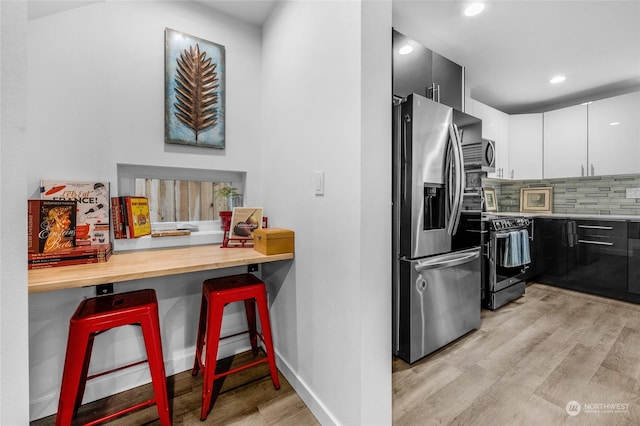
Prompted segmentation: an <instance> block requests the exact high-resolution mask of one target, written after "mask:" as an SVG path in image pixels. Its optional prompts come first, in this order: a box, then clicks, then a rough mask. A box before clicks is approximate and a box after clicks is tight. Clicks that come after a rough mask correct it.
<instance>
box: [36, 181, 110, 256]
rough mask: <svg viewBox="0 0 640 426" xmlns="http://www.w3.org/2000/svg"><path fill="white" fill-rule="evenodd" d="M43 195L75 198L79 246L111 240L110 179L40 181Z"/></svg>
mask: <svg viewBox="0 0 640 426" xmlns="http://www.w3.org/2000/svg"><path fill="white" fill-rule="evenodd" d="M40 199H42V200H73V201H76V202H77V203H78V207H77V210H76V240H75V244H76V246H91V245H100V244H108V243H109V242H110V235H109V227H110V216H111V215H110V211H109V210H110V209H109V207H110V198H109V182H69V181H61V180H46V179H43V180H41V181H40Z"/></svg>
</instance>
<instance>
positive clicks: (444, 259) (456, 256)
mask: <svg viewBox="0 0 640 426" xmlns="http://www.w3.org/2000/svg"><path fill="white" fill-rule="evenodd" d="M479 257H480V250H479V249H473V251H464V252H460V253H453V254H446V255H444V256H437V257H435V258H432V259H428V260H424V261H421V262H417V263H416V265H415V269H416V271H417V272H422V271H426V270H428V269H441V268H451V267H453V266H459V265H464V264H465V263H469V262H471V261H473V260H475V259H477V258H479Z"/></svg>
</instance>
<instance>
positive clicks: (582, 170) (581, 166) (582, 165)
mask: <svg viewBox="0 0 640 426" xmlns="http://www.w3.org/2000/svg"><path fill="white" fill-rule="evenodd" d="M580 169H581V172H582V176H584V164H581V165H580Z"/></svg>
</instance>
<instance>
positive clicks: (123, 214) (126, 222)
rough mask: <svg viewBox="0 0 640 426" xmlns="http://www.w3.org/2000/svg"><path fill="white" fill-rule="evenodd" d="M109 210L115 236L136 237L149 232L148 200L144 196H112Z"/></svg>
mask: <svg viewBox="0 0 640 426" xmlns="http://www.w3.org/2000/svg"><path fill="white" fill-rule="evenodd" d="M111 211H112V214H111V216H112V220H113V234H114V237H115V238H138V237H142V236H144V235H150V234H151V217H150V214H149V200H148V199H147V198H146V197H133V196H124V197H112V199H111Z"/></svg>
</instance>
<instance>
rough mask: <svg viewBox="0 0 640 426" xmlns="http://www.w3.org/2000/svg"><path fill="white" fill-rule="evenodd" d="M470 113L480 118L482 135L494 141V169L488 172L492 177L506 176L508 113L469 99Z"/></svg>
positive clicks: (507, 164)
mask: <svg viewBox="0 0 640 426" xmlns="http://www.w3.org/2000/svg"><path fill="white" fill-rule="evenodd" d="M470 103H471V108H470V110H471V111H470V112H469V113H470V114H471V115H473V116H474V117H478V118H479V119H481V120H482V137H483V138H484V139H491V140H492V141H494V142H495V143H496V145H495V148H496V150H495V156H496V167H495V171H494V172H491V173H489V174H488V176H489V177H492V178H501V177H507V173H508V170H509V115H508V114H505V113H504V112H502V111H500V110H497V109H495V108H492V107H490V106H488V105H485V104H483V103H481V102H478V101H476V100H473V99H471V100H470Z"/></svg>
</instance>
